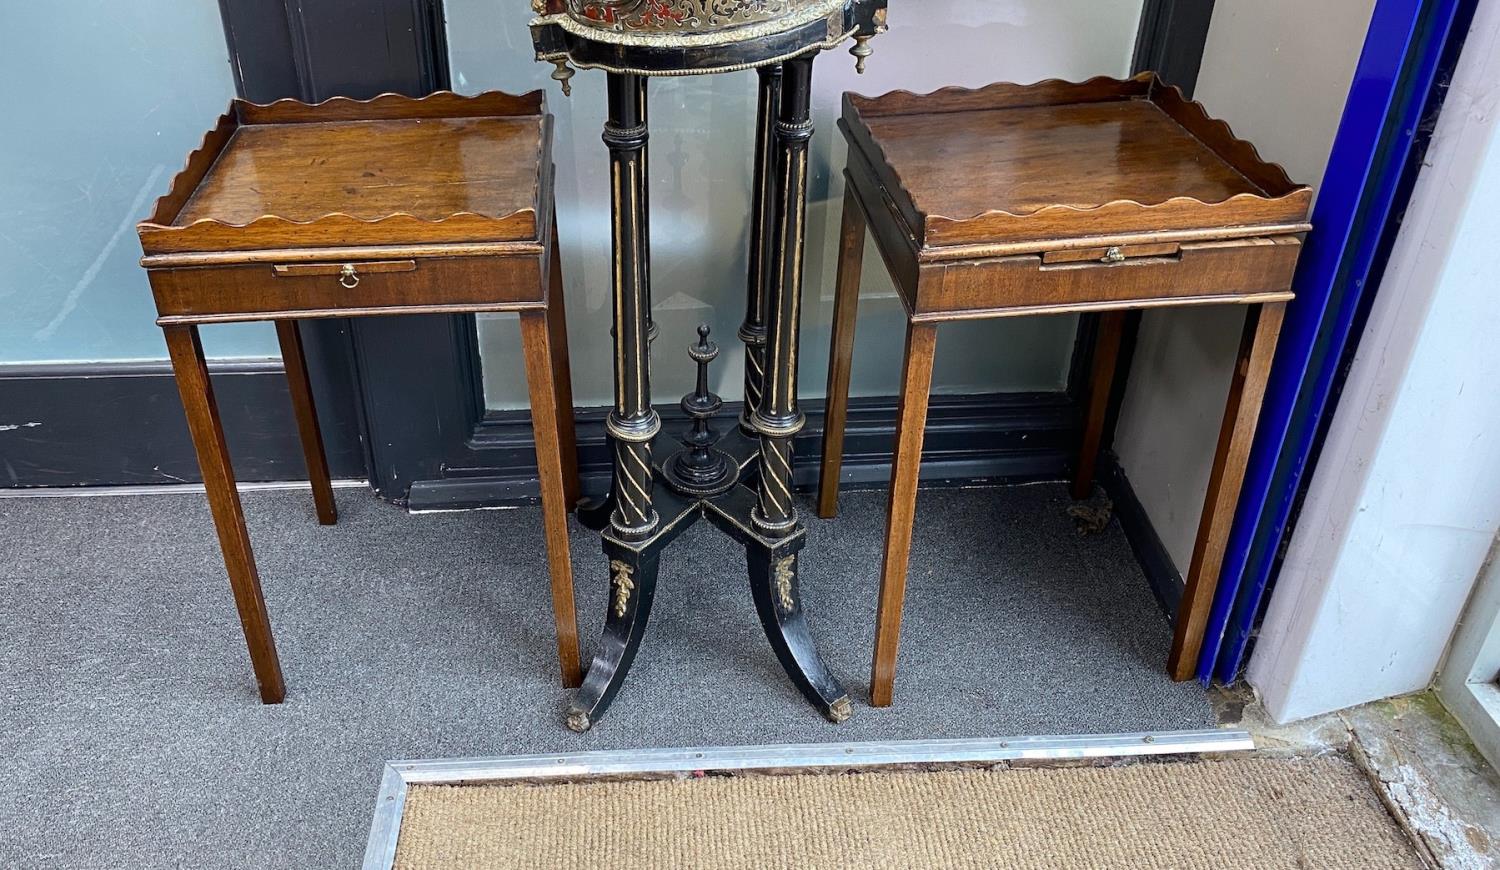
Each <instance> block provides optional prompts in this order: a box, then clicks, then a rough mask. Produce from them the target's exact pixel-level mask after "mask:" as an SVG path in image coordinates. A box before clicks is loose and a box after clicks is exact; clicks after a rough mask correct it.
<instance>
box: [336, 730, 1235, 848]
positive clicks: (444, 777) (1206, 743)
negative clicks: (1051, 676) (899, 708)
mask: <svg viewBox="0 0 1500 870" xmlns="http://www.w3.org/2000/svg"><path fill="white" fill-rule="evenodd" d="M1254 748H1255V742H1254V741H1253V740H1251V738H1250V734H1249V733H1248V732H1246V731H1237V730H1218V729H1215V730H1200V731H1161V732H1153V733H1144V732H1142V733H1133V734H1088V735H1077V736H1065V737H1013V738H1008V739H1003V740H991V739H985V740H906V741H891V742H872V743H819V744H799V745H789V746H728V747H714V748H701V749H625V750H615V751H609V752H578V753H571V754H568V753H564V754H559V755H517V756H511V757H508V758H469V759H450V760H445V761H391V762H387V763H386V766H385V774H384V776H383V777H382V778H381V781H380V792H379V794H378V795H377V797H376V803H375V817H374V820H373V821H372V823H371V825H370V839H369V843H368V845H367V846H366V848H365V861H364V867H365V870H388V868H390V867H392V866H393V865H394V863H395V860H396V842H397V840H398V839H399V838H400V836H401V816H402V812H403V810H404V809H405V804H406V792H407V789H408V787H410V786H412V785H485V784H498V783H505V782H517V781H521V782H537V781H543V782H545V781H548V780H553V781H559V782H574V781H583V780H588V779H591V778H595V777H611V778H619V777H622V776H623V777H631V776H635V777H640V778H643V779H646V778H652V777H655V776H670V775H672V774H690V773H694V772H697V771H751V770H778V771H789V770H818V769H824V770H830V769H831V770H848V769H854V768H884V767H902V766H907V765H950V764H951V765H969V764H987V763H998V762H1003V761H1035V762H1048V761H1056V762H1067V761H1079V760H1087V759H1110V758H1130V757H1137V756H1152V755H1202V754H1209V753H1221V752H1244V751H1249V750H1252V749H1254Z"/></svg>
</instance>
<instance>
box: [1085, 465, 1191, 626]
mask: <svg viewBox="0 0 1500 870" xmlns="http://www.w3.org/2000/svg"><path fill="white" fill-rule="evenodd" d="M1099 483H1100V484H1101V485H1102V486H1103V487H1104V491H1105V492H1106V493H1108V495H1109V499H1110V501H1112V502H1114V507H1115V516H1116V517H1118V518H1119V520H1120V528H1121V529H1123V530H1124V532H1125V538H1126V539H1127V540H1129V541H1130V549H1131V550H1133V551H1134V552H1135V560H1136V561H1137V562H1139V563H1140V566H1141V571H1143V572H1144V573H1145V575H1146V581H1147V582H1148V583H1150V584H1151V591H1152V593H1154V594H1155V595H1156V602H1157V603H1158V604H1160V605H1161V609H1162V610H1163V611H1164V612H1165V613H1166V614H1167V616H1169V617H1174V618H1175V617H1176V615H1177V605H1178V604H1179V603H1181V601H1182V593H1183V589H1184V588H1185V587H1186V584H1185V583H1184V581H1183V579H1182V573H1181V572H1180V571H1178V570H1177V565H1176V564H1175V563H1173V561H1172V556H1171V554H1169V553H1168V552H1167V548H1166V545H1165V544H1163V543H1162V542H1161V537H1160V536H1158V535H1157V534H1156V526H1154V525H1152V524H1151V517H1149V516H1147V515H1146V509H1145V507H1144V506H1142V505H1141V501H1140V499H1138V498H1136V495H1135V488H1134V487H1132V486H1131V485H1130V478H1128V477H1126V476H1125V470H1124V469H1123V468H1121V467H1120V462H1119V460H1118V459H1117V458H1116V457H1115V455H1114V454H1112V453H1106V454H1105V455H1104V457H1103V458H1102V459H1101V461H1100V463H1099Z"/></svg>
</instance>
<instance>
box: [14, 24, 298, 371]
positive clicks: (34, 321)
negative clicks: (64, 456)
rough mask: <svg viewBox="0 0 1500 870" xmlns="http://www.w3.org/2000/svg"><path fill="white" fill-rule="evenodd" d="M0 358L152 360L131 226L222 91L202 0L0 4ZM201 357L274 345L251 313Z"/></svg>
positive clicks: (219, 103) (214, 38)
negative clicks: (249, 322)
mask: <svg viewBox="0 0 1500 870" xmlns="http://www.w3.org/2000/svg"><path fill="white" fill-rule="evenodd" d="M0 82H4V86H3V90H0V118H4V119H5V120H4V130H3V133H0V364H3V363H17V362H79V361H82V362H93V361H102V360H139V359H162V358H165V357H166V347H165V345H164V344H163V343H162V339H161V330H159V329H158V328H157V327H156V326H155V323H154V319H155V316H156V315H155V309H154V307H153V305H152V302H151V290H150V287H149V286H148V285H147V282H146V275H145V273H144V272H143V271H142V270H141V268H140V266H139V265H138V264H137V260H138V259H139V257H140V255H141V249H140V243H139V241H138V240H137V238H136V234H135V223H136V221H137V220H139V219H141V218H143V217H145V216H146V214H147V212H148V211H150V208H151V203H152V202H153V201H154V200H155V199H156V197H158V196H160V195H161V194H162V193H164V192H165V190H166V187H167V184H168V182H169V181H170V180H171V178H172V175H173V174H174V173H175V172H176V171H177V170H178V169H179V168H181V166H182V163H183V160H184V159H185V158H186V156H187V153H188V152H189V151H190V150H192V149H193V148H194V147H195V146H196V145H197V143H198V140H199V139H200V138H201V137H202V135H203V132H204V131H205V130H207V129H208V128H209V127H211V126H212V125H213V123H214V119H216V118H217V117H218V116H219V114H220V113H221V112H223V111H224V108H225V106H226V105H228V102H229V99H230V98H231V97H232V96H233V95H234V80H233V78H232V77H231V74H230V69H229V57H228V49H227V48H226V46H225V42H224V31H223V28H222V26H221V24H220V21H219V9H218V4H216V3H214V2H212V0H130V2H103V3H101V2H81V0H53V2H48V3H20V2H9V3H6V4H5V5H4V8H3V10H0ZM204 342H205V344H206V346H207V349H208V351H209V353H210V354H211V355H215V356H221V357H267V356H275V355H276V340H275V333H274V331H273V330H272V329H271V328H270V327H269V326H266V325H264V324H253V325H236V326H220V327H212V328H208V329H205V330H204Z"/></svg>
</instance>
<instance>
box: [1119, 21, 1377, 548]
mask: <svg viewBox="0 0 1500 870" xmlns="http://www.w3.org/2000/svg"><path fill="white" fill-rule="evenodd" d="M1374 8H1375V2H1374V0H1322V2H1318V3H1307V2H1303V0H1219V3H1218V4H1217V5H1216V6H1215V7H1214V16H1213V23H1212V25H1211V26H1210V28H1209V33H1208V44H1207V46H1206V47H1205V49H1204V53H1203V69H1202V71H1201V73H1200V74H1199V78H1198V88H1197V92H1196V93H1195V94H1194V97H1195V98H1196V99H1198V100H1200V101H1202V102H1203V104H1204V105H1205V106H1207V107H1208V110H1209V113H1210V114H1212V115H1214V116H1216V117H1219V118H1223V119H1225V120H1226V121H1228V122H1229V124H1230V126H1231V127H1233V128H1234V131H1235V133H1236V134H1237V135H1239V136H1242V137H1244V138H1246V139H1249V140H1250V141H1251V142H1254V143H1256V145H1257V147H1258V148H1259V149H1260V152H1261V154H1262V155H1263V156H1265V157H1266V158H1267V159H1268V160H1273V161H1276V162H1278V163H1281V164H1282V165H1283V166H1285V167H1286V169H1287V172H1289V173H1290V174H1291V176H1292V178H1293V179H1294V180H1296V181H1299V182H1302V183H1304V184H1311V185H1313V186H1314V187H1316V186H1317V184H1318V182H1319V181H1321V180H1322V177H1323V167H1324V165H1325V164H1326V163H1327V162H1328V153H1329V151H1330V150H1331V149H1332V147H1333V137H1334V134H1335V133H1336V132H1337V131H1338V124H1339V119H1340V117H1341V116H1342V114H1343V107H1344V100H1345V98H1346V97H1347V95H1348V92H1349V83H1350V82H1351V81H1352V79H1353V77H1354V68H1355V65H1356V64H1357V63H1358V61H1359V52H1360V48H1361V47H1362V45H1363V43H1364V38H1365V31H1366V29H1367V28H1368V26H1369V22H1370V15H1371V12H1372V11H1373V10H1374ZM1244 322H1245V314H1244V311H1243V310H1242V309H1239V308H1236V307H1227V306H1225V307H1216V308H1212V309H1195V310H1188V309H1182V310H1176V311H1153V312H1147V313H1146V315H1145V317H1144V318H1143V320H1142V323H1141V332H1140V339H1139V342H1138V345H1137V348H1136V353H1135V359H1134V361H1133V364H1132V368H1131V372H1130V387H1129V389H1128V390H1127V392H1126V394H1125V404H1124V407H1123V408H1122V410H1121V415H1120V424H1119V428H1118V430H1117V432H1116V437H1115V451H1116V452H1117V453H1118V454H1119V456H1120V463H1121V465H1122V467H1123V468H1124V469H1125V471H1126V473H1127V474H1128V475H1129V476H1130V482H1131V484H1132V485H1133V486H1134V489H1135V492H1136V495H1137V496H1139V498H1140V500H1141V504H1142V505H1144V506H1145V509H1146V513H1147V514H1148V515H1149V516H1150V517H1151V522H1152V524H1153V525H1154V526H1155V527H1156V531H1157V533H1158V534H1159V535H1161V539H1162V543H1163V544H1165V545H1166V547H1167V550H1168V552H1170V553H1171V554H1172V558H1173V561H1174V562H1176V564H1177V568H1178V570H1179V571H1182V572H1186V571H1187V568H1188V563H1189V561H1190V560H1191V559H1192V555H1193V539H1194V537H1195V536H1196V535H1197V532H1198V518H1199V515H1200V514H1201V513H1202V512H1203V498H1204V496H1205V495H1206V494H1207V492H1208V477H1209V470H1210V467H1211V466H1212V465H1213V456H1214V447H1215V444H1216V442H1217V439H1218V436H1219V424H1220V422H1221V421H1222V420H1223V417H1224V402H1225V399H1226V397H1227V394H1228V390H1229V380H1230V375H1231V373H1232V371H1233V367H1234V358H1235V353H1236V351H1237V350H1238V348H1239V341H1240V332H1241V329H1242V327H1243V325H1244Z"/></svg>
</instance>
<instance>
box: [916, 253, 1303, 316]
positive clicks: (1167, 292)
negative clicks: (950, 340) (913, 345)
mask: <svg viewBox="0 0 1500 870" xmlns="http://www.w3.org/2000/svg"><path fill="white" fill-rule="evenodd" d="M1301 250H1302V243H1301V242H1300V241H1299V240H1297V239H1296V238H1294V237H1285V238H1276V239H1244V240H1236V241H1223V242H1201V243H1190V244H1184V245H1182V246H1181V248H1180V250H1179V251H1178V252H1177V253H1176V254H1169V255H1162V256H1140V257H1132V258H1128V259H1125V260H1123V261H1120V262H1069V263H1048V262H1046V261H1045V259H1044V256H1043V255H1041V254H1032V255H1025V256H1017V257H1000V258H996V259H992V260H977V261H973V262H958V263H948V264H942V265H936V266H925V267H923V268H922V275H921V278H920V280H919V281H918V287H917V292H916V299H915V304H914V305H913V311H912V314H913V315H915V316H917V317H919V318H920V319H936V318H937V316H939V315H944V314H954V315H959V316H962V314H963V313H964V312H976V311H994V310H999V309H1010V308H1017V309H1029V308H1040V309H1048V310H1052V311H1068V310H1070V309H1076V310H1095V309H1099V308H1110V307H1115V308H1131V307H1151V306H1155V305H1163V304H1174V303H1175V304H1188V305H1190V304H1193V303H1194V302H1195V301H1207V299H1206V298H1205V299H1202V300H1200V299H1199V297H1212V298H1213V300H1214V301H1233V300H1234V299H1236V298H1238V297H1264V296H1266V295H1267V294H1282V293H1286V292H1287V291H1289V290H1290V288H1291V286H1292V277H1293V274H1294V273H1295V271H1296V267H1297V256H1298V254H1300V253H1301Z"/></svg>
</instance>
